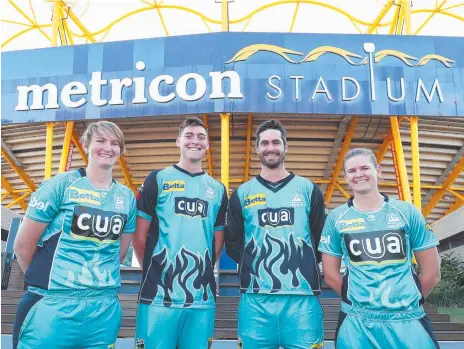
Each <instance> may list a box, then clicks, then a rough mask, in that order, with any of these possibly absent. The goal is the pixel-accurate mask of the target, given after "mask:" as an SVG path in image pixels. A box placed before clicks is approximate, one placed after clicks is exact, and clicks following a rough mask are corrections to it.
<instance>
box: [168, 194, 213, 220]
mask: <svg viewBox="0 0 464 349" xmlns="http://www.w3.org/2000/svg"><path fill="white" fill-rule="evenodd" d="M174 202H175V205H176V206H175V212H176V214H180V215H184V216H190V217H201V218H206V214H207V213H208V202H207V201H204V200H201V199H190V198H184V197H177V198H175V200H174Z"/></svg>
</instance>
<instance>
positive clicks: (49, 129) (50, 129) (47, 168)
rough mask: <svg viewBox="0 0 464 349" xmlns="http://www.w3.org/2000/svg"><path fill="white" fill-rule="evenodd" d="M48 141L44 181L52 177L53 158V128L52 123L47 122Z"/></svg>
mask: <svg viewBox="0 0 464 349" xmlns="http://www.w3.org/2000/svg"><path fill="white" fill-rule="evenodd" d="M46 125H47V139H46V143H45V175H44V179H45V180H46V179H49V178H50V177H51V176H52V157H53V127H54V124H53V123H52V122H47V124H46Z"/></svg>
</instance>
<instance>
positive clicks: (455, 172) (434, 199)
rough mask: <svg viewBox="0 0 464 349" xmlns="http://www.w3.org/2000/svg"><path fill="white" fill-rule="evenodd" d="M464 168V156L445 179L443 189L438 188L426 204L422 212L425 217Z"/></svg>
mask: <svg viewBox="0 0 464 349" xmlns="http://www.w3.org/2000/svg"><path fill="white" fill-rule="evenodd" d="M462 170H464V156H463V157H462V158H461V160H459V162H458V163H457V164H456V165H455V166H454V168H453V170H452V171H451V172H450V173H449V174H448V177H447V178H446V179H445V180H444V182H443V186H442V189H440V190H437V191H436V192H435V193H434V194H433V195H432V197H431V198H430V200H429V202H428V203H427V204H426V205H425V206H424V209H423V210H422V213H423V214H424V216H425V217H427V216H428V215H429V213H430V212H432V210H433V208H434V207H435V206H436V204H437V203H438V202H439V201H440V200H441V198H442V197H443V195H445V193H446V191H447V190H448V188H450V187H451V185H452V184H453V183H454V181H455V180H456V179H457V178H458V177H459V175H460V174H461V172H462Z"/></svg>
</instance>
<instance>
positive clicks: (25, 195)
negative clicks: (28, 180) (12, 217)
mask: <svg viewBox="0 0 464 349" xmlns="http://www.w3.org/2000/svg"><path fill="white" fill-rule="evenodd" d="M31 194H32V192H31V191H28V192H27V193H26V194H23V195H21V196H20V197H19V198H16V199H15V200H13V201H12V202H10V203H9V204H8V205H6V208H11V207H13V206H14V205H16V204H19V203H20V202H21V201H22V202H23V203H24V199H25V198H27V197H28V196H29V195H31ZM20 206H21V208H23V206H22V205H20Z"/></svg>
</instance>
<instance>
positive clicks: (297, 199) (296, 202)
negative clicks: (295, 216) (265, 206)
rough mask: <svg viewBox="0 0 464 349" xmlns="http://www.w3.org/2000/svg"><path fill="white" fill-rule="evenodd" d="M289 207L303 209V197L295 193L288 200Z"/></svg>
mask: <svg viewBox="0 0 464 349" xmlns="http://www.w3.org/2000/svg"><path fill="white" fill-rule="evenodd" d="M290 206H292V207H303V197H302V196H301V194H299V193H295V194H294V195H292V199H291V200H290Z"/></svg>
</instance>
